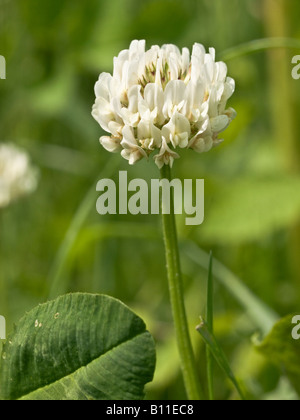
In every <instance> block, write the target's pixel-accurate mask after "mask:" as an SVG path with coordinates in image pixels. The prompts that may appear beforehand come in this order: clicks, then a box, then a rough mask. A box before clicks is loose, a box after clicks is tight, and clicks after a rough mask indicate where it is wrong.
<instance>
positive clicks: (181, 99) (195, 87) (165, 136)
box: [92, 41, 236, 168]
mask: <svg viewBox="0 0 300 420" xmlns="http://www.w3.org/2000/svg"><path fill="white" fill-rule="evenodd" d="M234 90H235V82H234V80H233V79H232V78H230V77H227V66H226V64H225V63H223V62H216V61H215V50H214V49H213V48H210V49H209V53H206V51H205V49H204V47H203V46H202V45H200V44H195V45H194V47H193V51H192V55H191V56H190V52H189V50H188V49H187V48H183V50H182V52H180V50H179V49H178V48H177V47H176V46H175V45H164V46H162V47H161V48H160V47H158V46H153V47H151V48H150V50H147V51H146V50H145V41H133V42H132V43H131V45H130V48H129V50H124V51H121V52H120V54H119V56H118V57H115V59H114V70H113V74H112V75H111V74H109V73H102V74H100V77H99V80H98V82H97V83H96V86H95V93H96V102H95V104H94V106H93V111H92V115H93V117H94V118H95V119H96V121H98V123H99V124H100V126H101V127H102V128H103V130H105V131H107V132H108V133H110V134H111V136H103V137H101V138H100V143H101V144H102V146H103V147H104V148H105V149H106V150H108V151H109V152H121V155H122V156H123V157H124V158H125V159H127V160H128V161H129V163H130V164H134V163H135V162H137V161H138V160H140V159H141V158H143V157H148V156H149V155H150V153H151V152H153V151H155V150H157V151H158V153H157V154H156V155H155V156H154V160H155V162H156V164H157V166H158V167H159V168H162V166H163V165H170V166H172V165H173V162H174V159H178V158H179V155H178V153H177V151H178V149H182V148H191V149H193V150H195V151H196V152H199V153H202V152H207V151H209V150H210V149H211V148H212V147H213V146H217V145H218V144H219V143H220V142H221V141H222V139H220V138H219V134H220V133H221V132H223V131H224V130H225V129H226V128H227V127H228V125H229V124H230V122H231V121H232V120H233V119H234V118H235V116H236V112H235V111H234V109H232V108H229V109H226V104H227V101H228V99H229V98H230V97H231V96H232V94H233V92H234ZM175 150H176V151H175Z"/></svg>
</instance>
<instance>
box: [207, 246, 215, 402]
mask: <svg viewBox="0 0 300 420" xmlns="http://www.w3.org/2000/svg"><path fill="white" fill-rule="evenodd" d="M212 265H213V254H212V252H210V255H209V267H208V279H207V306H206V322H207V328H208V329H209V331H210V332H211V333H212V334H213V333H214V283H213V275H212ZM206 362H207V382H208V395H209V399H210V401H213V400H214V379H213V375H214V360H213V354H212V352H211V350H210V348H209V346H206Z"/></svg>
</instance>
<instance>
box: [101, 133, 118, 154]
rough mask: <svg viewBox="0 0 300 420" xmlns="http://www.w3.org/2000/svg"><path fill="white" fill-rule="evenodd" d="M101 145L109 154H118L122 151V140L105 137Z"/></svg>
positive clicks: (102, 138)
mask: <svg viewBox="0 0 300 420" xmlns="http://www.w3.org/2000/svg"><path fill="white" fill-rule="evenodd" d="M100 143H101V145H102V146H103V147H104V149H106V150H107V151H108V152H112V153H116V152H119V151H120V150H121V149H122V146H121V142H120V139H117V138H114V137H108V136H103V137H101V138H100Z"/></svg>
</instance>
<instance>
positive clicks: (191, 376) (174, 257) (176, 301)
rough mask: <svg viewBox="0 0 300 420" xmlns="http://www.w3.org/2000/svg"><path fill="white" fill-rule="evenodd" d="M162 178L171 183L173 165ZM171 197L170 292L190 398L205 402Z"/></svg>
mask: <svg viewBox="0 0 300 420" xmlns="http://www.w3.org/2000/svg"><path fill="white" fill-rule="evenodd" d="M161 178H162V179H168V180H169V181H171V168H170V166H168V165H164V166H163V167H162V169H161ZM170 195H171V197H170V208H171V211H170V212H169V214H164V213H163V202H162V206H161V207H162V220H163V234H164V243H165V251H166V262H167V271H168V281H169V293H170V300H171V306H172V313H173V320H174V327H175V333H176V340H177V346H178V351H179V356H180V361H181V369H182V374H183V379H184V384H185V388H186V393H187V396H188V398H189V399H190V400H201V399H203V398H202V397H203V396H202V390H201V386H200V382H199V378H198V374H197V368H196V362H195V356H194V353H193V348H192V343H191V338H190V334H189V328H188V322H187V316H186V310H185V304H184V290H183V282H182V275H181V268H180V257H179V249H178V239H177V231H176V222H175V215H174V193H173V191H172V189H171V194H170Z"/></svg>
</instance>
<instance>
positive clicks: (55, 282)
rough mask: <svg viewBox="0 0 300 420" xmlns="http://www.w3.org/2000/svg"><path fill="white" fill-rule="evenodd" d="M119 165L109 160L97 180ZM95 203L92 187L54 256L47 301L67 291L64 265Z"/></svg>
mask: <svg viewBox="0 0 300 420" xmlns="http://www.w3.org/2000/svg"><path fill="white" fill-rule="evenodd" d="M119 164H120V161H119V159H115V158H114V157H113V158H110V159H109V160H108V162H107V164H106V165H105V167H104V168H103V170H102V171H101V173H100V174H99V179H101V178H103V176H105V177H110V176H112V175H113V174H114V172H115V171H116V169H117V167H118V166H119ZM95 202H96V185H93V186H92V188H91V189H90V190H89V191H88V193H87V194H86V196H85V197H84V199H83V200H82V202H81V204H80V206H79V207H78V210H77V212H76V213H75V215H74V217H73V219H72V221H71V223H70V226H69V228H68V230H67V232H66V234H65V237H64V239H63V241H62V243H61V245H60V247H59V249H58V252H57V254H56V256H55V259H54V263H53V265H52V268H51V270H50V273H49V276H48V284H49V285H50V290H49V294H48V299H50V300H51V299H54V298H56V297H57V296H58V295H59V294H63V293H66V292H67V291H68V284H66V281H63V279H62V277H63V276H62V274H63V272H64V270H65V267H66V263H67V261H68V258H69V255H70V253H71V250H72V248H73V245H74V243H75V241H76V239H77V237H78V234H79V232H80V230H81V228H82V226H83V225H84V223H85V221H86V219H87V217H88V215H89V214H90V212H91V210H92V208H93V206H94V205H95Z"/></svg>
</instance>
